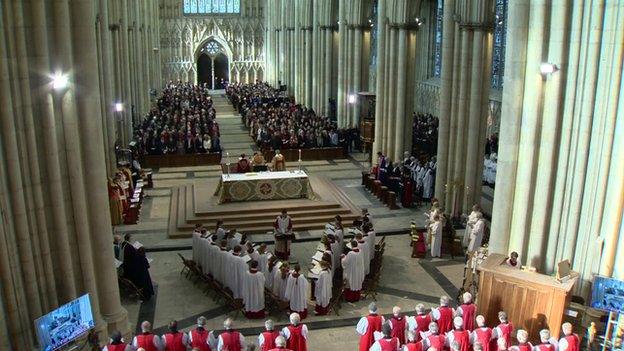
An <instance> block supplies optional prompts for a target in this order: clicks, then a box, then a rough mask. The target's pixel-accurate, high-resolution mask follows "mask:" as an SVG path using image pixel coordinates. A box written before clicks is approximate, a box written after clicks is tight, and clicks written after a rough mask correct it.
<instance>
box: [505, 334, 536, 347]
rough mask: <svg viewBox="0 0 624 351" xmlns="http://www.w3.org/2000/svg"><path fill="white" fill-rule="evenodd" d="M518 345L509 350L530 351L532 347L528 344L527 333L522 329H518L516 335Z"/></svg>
mask: <svg viewBox="0 0 624 351" xmlns="http://www.w3.org/2000/svg"><path fill="white" fill-rule="evenodd" d="M516 339H517V340H518V345H514V346H512V347H510V348H509V350H510V351H532V350H533V345H531V343H530V342H529V333H527V331H526V330H524V329H518V332H517V333H516Z"/></svg>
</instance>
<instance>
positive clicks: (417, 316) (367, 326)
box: [102, 292, 580, 351]
mask: <svg viewBox="0 0 624 351" xmlns="http://www.w3.org/2000/svg"><path fill="white" fill-rule="evenodd" d="M462 299H463V303H462V304H461V305H459V306H458V307H457V308H453V307H452V306H451V303H450V302H451V300H450V298H449V297H448V296H441V297H440V304H439V305H438V306H433V307H432V308H431V309H430V310H429V311H427V310H426V309H425V306H424V305H423V304H418V305H416V308H415V310H414V314H413V315H411V316H409V315H405V314H403V313H402V312H401V308H400V307H399V306H394V307H393V309H392V315H390V316H388V317H387V318H386V317H384V316H383V315H381V314H380V313H379V312H378V308H377V305H376V304H375V303H374V302H372V303H371V304H370V305H369V307H368V310H369V313H368V314H367V315H365V316H363V317H361V318H360V319H359V321H358V323H357V325H356V327H355V331H356V333H357V335H359V343H358V350H359V351H425V350H427V351H443V350H450V351H507V350H509V351H579V350H580V338H579V336H578V335H577V334H575V333H574V331H573V328H572V325H571V324H570V323H567V322H566V323H563V325H562V326H561V330H562V336H561V338H560V339H559V340H557V339H555V338H554V337H552V335H551V333H550V330H548V329H542V330H541V331H540V332H539V340H540V342H539V343H538V344H536V345H533V344H532V343H531V342H529V333H528V332H527V331H526V330H524V329H517V330H516V329H515V328H514V325H513V324H512V323H511V322H510V321H509V318H508V316H507V313H505V312H504V311H500V312H499V313H498V316H497V317H498V318H497V320H496V321H493V322H490V323H487V321H486V319H485V317H484V316H482V315H477V313H476V312H477V306H476V305H475V304H474V302H473V297H472V295H471V294H470V293H468V292H466V293H464V294H463V296H462ZM289 320H290V324H288V325H286V326H284V327H283V328H281V329H279V328H277V327H276V326H275V323H274V322H273V321H272V320H270V319H269V320H266V321H265V323H264V331H262V332H260V333H259V335H258V336H257V344H256V343H249V344H247V343H246V341H245V337H244V336H243V334H242V333H241V332H239V331H237V330H236V329H235V328H234V323H233V321H232V319H230V318H227V319H226V320H225V322H224V323H223V330H222V331H221V332H220V333H219V334H218V335H217V332H215V331H209V330H208V329H207V328H206V324H207V320H206V318H205V317H203V316H202V317H199V318H198V319H197V324H196V326H195V327H194V328H192V329H191V330H190V331H188V332H181V331H179V330H178V323H177V321H175V320H174V321H171V322H170V323H169V326H168V331H167V333H165V334H164V335H162V336H158V335H154V334H153V333H152V330H151V324H150V323H149V322H148V321H144V322H143V323H141V333H139V334H137V335H136V336H135V337H134V338H133V340H132V341H131V342H130V343H126V342H125V341H124V340H123V339H122V336H121V333H119V332H114V333H112V335H111V340H110V341H109V343H108V345H106V346H105V347H104V348H103V349H102V350H103V351H130V350H137V351H146V350H157V351H162V350H165V351H169V350H176V351H177V350H184V351H185V350H189V349H192V351H206V350H217V351H226V350H227V351H244V350H256V349H258V350H261V351H274V350H284V351H307V349H308V335H309V332H310V331H309V329H308V326H307V325H306V324H303V323H301V316H300V315H299V314H298V313H291V314H290V316H289ZM488 325H489V326H488ZM514 335H515V337H516V340H517V342H513V336H514Z"/></svg>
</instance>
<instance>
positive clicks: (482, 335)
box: [470, 315, 494, 351]
mask: <svg viewBox="0 0 624 351" xmlns="http://www.w3.org/2000/svg"><path fill="white" fill-rule="evenodd" d="M476 321H477V328H476V329H475V330H473V331H472V334H471V336H470V341H471V342H472V344H473V347H474V344H475V343H479V344H481V346H482V347H483V351H490V349H491V348H490V343H491V342H492V339H493V338H494V335H493V333H492V328H489V327H487V326H486V325H485V317H483V316H482V315H478V316H477V318H476ZM492 351H494V350H492Z"/></svg>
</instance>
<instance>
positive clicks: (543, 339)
mask: <svg viewBox="0 0 624 351" xmlns="http://www.w3.org/2000/svg"><path fill="white" fill-rule="evenodd" d="M539 335H540V344H539V345H536V346H533V351H557V340H555V338H553V337H551V336H550V330H548V329H542V330H540V332H539Z"/></svg>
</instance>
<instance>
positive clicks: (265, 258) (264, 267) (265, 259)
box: [256, 251, 273, 287]
mask: <svg viewBox="0 0 624 351" xmlns="http://www.w3.org/2000/svg"><path fill="white" fill-rule="evenodd" d="M256 252H257V251H256ZM256 261H258V270H259V271H260V272H262V274H264V281H265V286H267V287H270V286H271V284H272V283H273V277H272V276H271V273H270V272H269V255H268V254H267V253H266V252H265V253H263V254H261V253H258V258H257V259H256Z"/></svg>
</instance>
